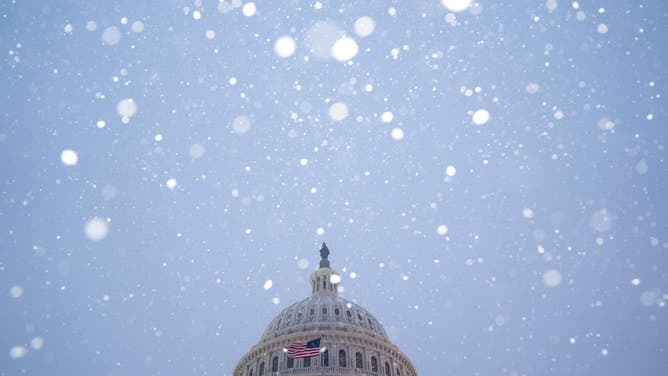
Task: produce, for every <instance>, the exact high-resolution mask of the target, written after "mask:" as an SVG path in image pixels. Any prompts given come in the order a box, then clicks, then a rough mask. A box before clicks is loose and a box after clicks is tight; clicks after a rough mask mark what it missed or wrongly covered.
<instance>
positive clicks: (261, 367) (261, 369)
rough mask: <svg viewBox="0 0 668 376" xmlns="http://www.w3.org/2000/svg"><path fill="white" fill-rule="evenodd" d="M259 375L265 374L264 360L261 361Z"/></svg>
mask: <svg viewBox="0 0 668 376" xmlns="http://www.w3.org/2000/svg"><path fill="white" fill-rule="evenodd" d="M257 374H258V375H259V376H263V375H264V362H262V363H260V370H259V371H258V373H257Z"/></svg>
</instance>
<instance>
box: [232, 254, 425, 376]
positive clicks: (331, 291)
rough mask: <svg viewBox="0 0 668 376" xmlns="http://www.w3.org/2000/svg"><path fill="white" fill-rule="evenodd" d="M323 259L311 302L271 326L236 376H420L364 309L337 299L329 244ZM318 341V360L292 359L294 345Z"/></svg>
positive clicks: (289, 311) (314, 279)
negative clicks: (290, 350) (330, 263)
mask: <svg viewBox="0 0 668 376" xmlns="http://www.w3.org/2000/svg"><path fill="white" fill-rule="evenodd" d="M320 255H321V256H322V260H321V261H320V268H318V269H316V270H315V271H313V272H312V273H311V276H310V282H311V289H312V291H311V296H310V297H308V298H306V299H304V300H301V301H299V302H297V303H294V304H292V305H291V306H289V307H287V308H286V309H284V310H283V311H282V312H281V313H279V314H278V315H277V316H276V317H275V318H274V319H273V320H272V321H271V323H269V325H268V326H267V328H266V329H265V331H264V333H263V334H262V337H261V338H260V341H259V342H258V344H257V345H255V346H253V348H251V350H250V351H249V352H248V353H246V355H244V356H243V357H242V358H241V360H240V361H239V363H238V364H237V366H236V367H235V369H234V376H265V375H296V374H299V375H307V376H308V375H314V376H315V375H320V376H323V375H324V376H338V375H374V376H375V375H377V376H417V372H416V371H415V367H413V364H412V363H411V362H410V360H409V359H408V357H407V356H406V355H404V354H403V353H402V352H401V350H399V349H398V348H397V347H396V346H394V345H393V344H392V343H391V342H390V339H389V337H388V336H387V333H386V332H385V329H383V326H382V325H381V323H380V322H379V321H378V320H377V319H376V318H375V317H374V316H373V315H372V314H371V313H369V312H368V311H367V310H366V309H364V308H362V307H360V306H359V305H357V304H355V303H353V302H350V301H348V300H346V299H343V298H341V297H339V296H338V290H337V286H338V283H339V281H340V280H341V277H340V276H339V275H338V274H337V273H336V272H335V271H334V270H332V269H331V268H330V267H329V266H330V265H329V260H328V259H327V256H328V255H329V250H328V249H327V246H326V245H325V243H323V244H322V249H321V250H320ZM315 339H320V345H319V348H320V351H319V353H318V355H316V356H313V357H310V358H293V357H290V356H288V351H287V350H288V348H289V347H290V345H292V344H297V343H301V344H304V343H307V342H309V341H313V340H315Z"/></svg>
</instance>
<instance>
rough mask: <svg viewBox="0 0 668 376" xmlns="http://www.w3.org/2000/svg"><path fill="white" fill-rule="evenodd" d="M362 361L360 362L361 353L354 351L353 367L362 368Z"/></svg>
mask: <svg viewBox="0 0 668 376" xmlns="http://www.w3.org/2000/svg"><path fill="white" fill-rule="evenodd" d="M363 367H364V365H363V362H362V353H361V352H356V353H355V368H363Z"/></svg>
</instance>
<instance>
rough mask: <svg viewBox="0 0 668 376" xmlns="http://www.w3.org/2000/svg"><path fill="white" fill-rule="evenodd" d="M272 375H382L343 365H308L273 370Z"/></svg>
mask: <svg viewBox="0 0 668 376" xmlns="http://www.w3.org/2000/svg"><path fill="white" fill-rule="evenodd" d="M270 375H272V376H274V375H276V376H283V375H324V376H339V375H369V376H376V375H380V373H379V372H370V371H367V370H363V369H361V368H343V367H317V366H315V367H308V368H293V369H287V370H285V371H280V372H271V373H270Z"/></svg>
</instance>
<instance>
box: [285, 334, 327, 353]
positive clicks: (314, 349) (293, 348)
mask: <svg viewBox="0 0 668 376" xmlns="http://www.w3.org/2000/svg"><path fill="white" fill-rule="evenodd" d="M318 355H320V338H318V339H314V340H312V341H308V342H306V343H303V342H295V343H293V344H291V345H290V347H288V357H289V358H310V357H312V356H318Z"/></svg>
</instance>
